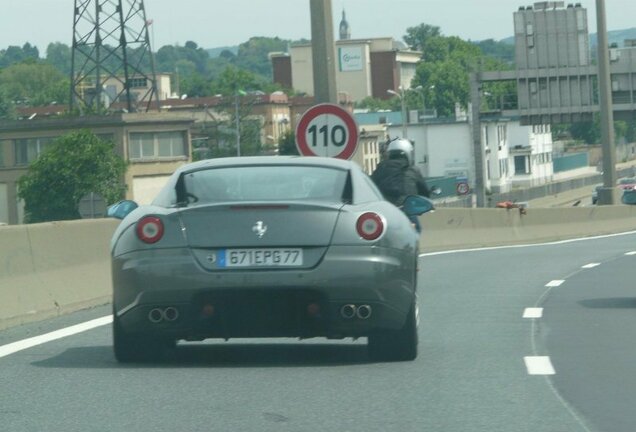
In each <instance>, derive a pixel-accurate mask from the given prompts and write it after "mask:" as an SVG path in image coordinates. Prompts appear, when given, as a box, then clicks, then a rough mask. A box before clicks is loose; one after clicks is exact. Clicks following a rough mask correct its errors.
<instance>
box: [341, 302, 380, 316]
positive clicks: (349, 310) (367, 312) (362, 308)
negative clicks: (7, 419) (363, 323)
mask: <svg viewBox="0 0 636 432" xmlns="http://www.w3.org/2000/svg"><path fill="white" fill-rule="evenodd" d="M372 312H373V309H372V308H371V306H370V305H368V304H363V305H359V306H357V305H354V304H346V305H344V306H342V307H341V308H340V315H341V316H342V317H343V318H345V319H351V318H354V317H358V318H359V319H362V320H366V319H369V318H370V317H371V313H372Z"/></svg>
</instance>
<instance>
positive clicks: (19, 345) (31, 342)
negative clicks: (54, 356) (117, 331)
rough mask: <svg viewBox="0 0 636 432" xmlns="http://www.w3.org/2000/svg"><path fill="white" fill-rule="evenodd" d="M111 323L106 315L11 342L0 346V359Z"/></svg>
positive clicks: (110, 319) (110, 316)
mask: <svg viewBox="0 0 636 432" xmlns="http://www.w3.org/2000/svg"><path fill="white" fill-rule="evenodd" d="M111 322H113V316H112V315H108V316H105V317H101V318H97V319H94V320H91V321H86V322H83V323H81V324H77V325H74V326H71V327H66V328H63V329H60V330H56V331H53V332H50V333H46V334H43V335H40V336H35V337H32V338H29V339H24V340H21V341H17V342H13V343H10V344H8V345H3V346H0V358H2V357H6V356H8V355H11V354H15V353H17V352H18V351H22V350H25V349H28V348H32V347H34V346H37V345H42V344H44V343H47V342H51V341H54V340H57V339H62V338H65V337H68V336H73V335H75V334H78V333H82V332H85V331H87V330H92V329H94V328H97V327H101V326H104V325H107V324H110V323H111Z"/></svg>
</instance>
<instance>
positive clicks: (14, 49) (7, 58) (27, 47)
mask: <svg viewBox="0 0 636 432" xmlns="http://www.w3.org/2000/svg"><path fill="white" fill-rule="evenodd" d="M39 58H40V53H39V51H38V49H37V47H35V46H33V45H31V44H30V43H28V42H27V43H25V44H24V45H23V46H22V47H19V46H15V45H11V46H9V47H8V48H7V49H6V50H0V68H3V67H7V66H11V65H13V64H16V63H21V62H25V61H29V62H36V61H38V59H39Z"/></svg>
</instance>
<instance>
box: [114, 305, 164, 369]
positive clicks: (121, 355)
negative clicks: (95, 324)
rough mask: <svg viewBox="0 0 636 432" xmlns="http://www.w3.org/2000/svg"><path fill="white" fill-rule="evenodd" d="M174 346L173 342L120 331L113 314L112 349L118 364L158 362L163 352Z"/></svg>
mask: <svg viewBox="0 0 636 432" xmlns="http://www.w3.org/2000/svg"><path fill="white" fill-rule="evenodd" d="M174 345H175V342H174V341H169V340H165V339H160V338H157V337H151V336H146V335H132V334H129V333H126V332H125V331H124V329H122V326H121V323H120V322H119V319H118V318H117V316H116V315H115V314H113V349H114V351H115V358H116V359H117V361H118V362H120V363H130V362H145V361H152V360H159V359H161V357H162V355H163V354H164V351H165V350H166V349H168V348H170V347H173V346H174Z"/></svg>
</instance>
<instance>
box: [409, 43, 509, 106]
mask: <svg viewBox="0 0 636 432" xmlns="http://www.w3.org/2000/svg"><path fill="white" fill-rule="evenodd" d="M479 67H481V68H482V69H483V70H503V69H509V68H510V65H508V64H506V63H503V62H502V61H500V60H497V59H494V58H490V57H486V56H484V54H483V53H482V51H481V50H480V48H479V46H477V45H475V44H473V43H471V42H468V41H465V40H462V39H460V38H458V37H456V36H450V37H447V36H429V37H427V38H426V41H425V42H424V46H423V57H422V61H421V62H420V63H419V64H418V66H417V69H416V74H415V78H414V79H413V81H412V83H411V87H412V88H415V87H418V86H421V87H422V88H423V89H430V88H431V86H434V87H435V90H434V91H432V92H430V95H429V94H426V106H427V107H431V108H435V109H436V110H437V113H438V115H440V116H450V115H453V114H454V112H455V104H456V103H459V104H460V105H461V106H462V107H464V108H466V107H467V105H468V102H469V99H470V86H469V74H470V73H471V72H473V71H476V70H477V69H478V68H479ZM489 86H490V87H489V88H488V90H487V91H486V92H487V93H488V94H489V96H488V98H484V107H482V109H502V108H504V107H505V108H511V106H512V105H513V104H514V103H515V101H516V87H515V84H514V83H512V82H511V83H497V84H492V85H490V84H489ZM427 93H428V90H427Z"/></svg>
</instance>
